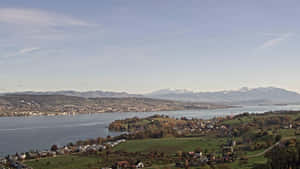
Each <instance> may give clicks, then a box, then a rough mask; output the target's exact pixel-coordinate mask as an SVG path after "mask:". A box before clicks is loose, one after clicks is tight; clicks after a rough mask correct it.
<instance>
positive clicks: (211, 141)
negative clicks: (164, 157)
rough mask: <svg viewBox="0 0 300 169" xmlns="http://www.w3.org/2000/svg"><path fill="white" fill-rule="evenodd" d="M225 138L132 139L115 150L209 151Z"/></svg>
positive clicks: (171, 152) (169, 152)
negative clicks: (198, 149)
mask: <svg viewBox="0 0 300 169" xmlns="http://www.w3.org/2000/svg"><path fill="white" fill-rule="evenodd" d="M225 141H226V140H225V139H223V138H222V139H220V138H218V139H216V138H209V137H205V138H204V137H201V138H200V137H191V138H162V139H144V140H130V141H127V142H126V143H124V144H121V145H119V146H118V147H116V148H115V149H114V150H116V151H117V150H122V151H127V152H154V151H158V152H164V153H168V154H175V153H176V152H177V151H185V152H188V151H194V150H195V149H196V148H201V149H203V150H204V149H207V150H208V151H214V150H218V149H219V148H220V145H221V144H223V143H225Z"/></svg>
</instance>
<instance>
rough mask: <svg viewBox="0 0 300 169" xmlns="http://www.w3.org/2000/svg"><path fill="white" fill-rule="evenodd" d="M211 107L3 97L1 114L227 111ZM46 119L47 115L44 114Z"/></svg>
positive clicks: (152, 101) (141, 101) (161, 102)
mask: <svg viewBox="0 0 300 169" xmlns="http://www.w3.org/2000/svg"><path fill="white" fill-rule="evenodd" d="M224 107H226V106H222V105H214V104H208V103H186V102H178V101H168V100H161V99H150V98H134V97H129V98H83V97H75V96H63V95H15V94H12V95H5V96H0V113H2V115H3V114H6V115H12V114H13V113H15V112H16V113H15V115H29V114H28V113H25V114H24V112H43V113H55V112H58V113H62V112H68V113H103V112H146V111H167V110H184V109H208V108H224ZM43 115H44V114H43Z"/></svg>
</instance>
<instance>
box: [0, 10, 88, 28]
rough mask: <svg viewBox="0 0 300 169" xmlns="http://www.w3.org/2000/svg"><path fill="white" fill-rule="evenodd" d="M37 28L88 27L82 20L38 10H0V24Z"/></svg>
mask: <svg viewBox="0 0 300 169" xmlns="http://www.w3.org/2000/svg"><path fill="white" fill-rule="evenodd" d="M1 22H2V23H9V24H22V25H28V24H29V25H39V26H90V25H92V24H90V23H88V22H85V21H83V20H80V19H77V18H74V17H70V16H66V15H63V14H56V13H52V12H48V11H42V10H38V9H23V8H0V23H1Z"/></svg>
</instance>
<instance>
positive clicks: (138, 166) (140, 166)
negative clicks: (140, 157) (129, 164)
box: [135, 161, 145, 168]
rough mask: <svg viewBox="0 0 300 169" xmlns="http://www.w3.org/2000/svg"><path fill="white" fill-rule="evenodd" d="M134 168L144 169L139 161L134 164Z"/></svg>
mask: <svg viewBox="0 0 300 169" xmlns="http://www.w3.org/2000/svg"><path fill="white" fill-rule="evenodd" d="M135 166H136V167H135V168H144V167H145V166H144V164H143V163H142V162H141V161H138V162H137V163H136V164H135Z"/></svg>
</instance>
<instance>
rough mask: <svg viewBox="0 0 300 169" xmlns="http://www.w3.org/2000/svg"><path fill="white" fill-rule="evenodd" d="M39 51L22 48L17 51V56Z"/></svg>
mask: <svg viewBox="0 0 300 169" xmlns="http://www.w3.org/2000/svg"><path fill="white" fill-rule="evenodd" d="M40 49H41V48H24V49H21V50H20V51H18V53H17V54H26V53H32V52H35V51H38V50H40Z"/></svg>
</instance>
